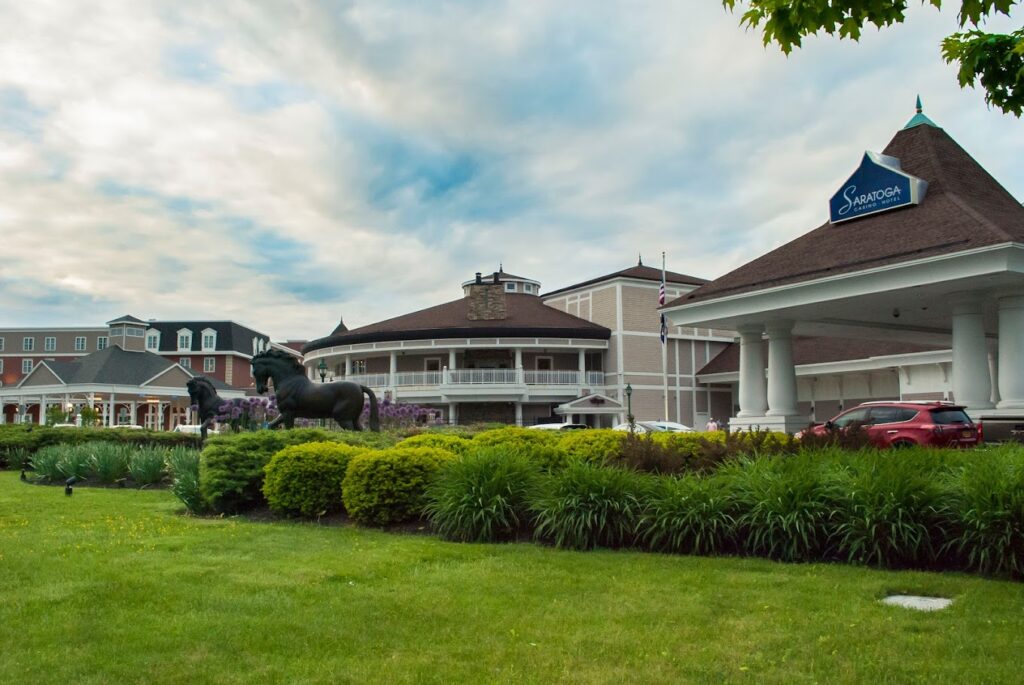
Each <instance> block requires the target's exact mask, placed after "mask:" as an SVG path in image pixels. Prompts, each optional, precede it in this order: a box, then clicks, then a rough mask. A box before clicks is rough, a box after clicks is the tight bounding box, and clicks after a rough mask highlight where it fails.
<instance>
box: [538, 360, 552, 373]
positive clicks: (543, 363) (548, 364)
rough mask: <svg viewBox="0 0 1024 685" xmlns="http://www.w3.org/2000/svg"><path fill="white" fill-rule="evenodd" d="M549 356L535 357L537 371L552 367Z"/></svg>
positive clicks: (547, 369)
mask: <svg viewBox="0 0 1024 685" xmlns="http://www.w3.org/2000/svg"><path fill="white" fill-rule="evenodd" d="M552 361H553V360H552V359H551V357H537V370H538V371H550V370H551V367H552V365H553V364H552Z"/></svg>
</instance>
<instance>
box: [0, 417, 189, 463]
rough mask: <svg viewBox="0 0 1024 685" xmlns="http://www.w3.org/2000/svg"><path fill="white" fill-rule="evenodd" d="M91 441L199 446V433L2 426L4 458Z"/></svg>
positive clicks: (1, 454) (1, 459)
mask: <svg viewBox="0 0 1024 685" xmlns="http://www.w3.org/2000/svg"><path fill="white" fill-rule="evenodd" d="M91 442H114V443H119V444H123V445H139V446H142V445H145V446H149V447H175V446H183V447H194V448H197V449H198V447H199V436H198V435H190V434H188V433H170V432H166V431H150V430H132V429H127V428H52V427H49V426H35V425H25V424H17V425H15V424H6V425H2V426H0V462H3V463H4V464H6V463H8V459H7V454H8V453H14V452H18V451H24V452H28V453H30V454H31V453H34V452H37V451H39V450H40V449H42V448H44V447H50V446H52V445H82V444H86V443H91Z"/></svg>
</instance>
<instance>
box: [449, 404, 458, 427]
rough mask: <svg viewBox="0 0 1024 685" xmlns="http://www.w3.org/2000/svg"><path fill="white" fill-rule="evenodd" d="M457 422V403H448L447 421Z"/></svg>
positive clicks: (452, 423) (453, 423)
mask: <svg viewBox="0 0 1024 685" xmlns="http://www.w3.org/2000/svg"><path fill="white" fill-rule="evenodd" d="M458 422H459V405H458V404H457V403H455V402H449V403H448V423H450V424H451V425H453V426H454V425H455V424H457V423H458Z"/></svg>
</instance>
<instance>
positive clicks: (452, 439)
mask: <svg viewBox="0 0 1024 685" xmlns="http://www.w3.org/2000/svg"><path fill="white" fill-rule="evenodd" d="M472 446H473V441H472V440H470V439H469V438H464V437H462V436H461V435H457V434H454V433H433V432H431V433H420V434H419V435H414V436H412V437H411V438H406V439H405V440H402V441H401V442H400V443H398V444H397V445H395V447H435V448H437V449H442V450H447V451H449V452H451V453H452V454H465V453H466V452H467V451H468V450H469V448H470V447H472Z"/></svg>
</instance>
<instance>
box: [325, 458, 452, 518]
mask: <svg viewBox="0 0 1024 685" xmlns="http://www.w3.org/2000/svg"><path fill="white" fill-rule="evenodd" d="M455 459H456V456H455V455H454V454H452V453H451V452H448V451H446V450H441V449H437V448H431V447H393V448H391V449H387V450H380V451H377V452H366V453H364V454H359V455H356V456H355V457H353V458H352V460H351V461H350V462H349V464H348V471H347V472H346V474H345V483H344V485H343V486H342V501H343V502H344V503H345V510H346V511H347V512H348V515H349V516H350V517H352V519H353V520H355V521H358V522H359V523H366V524H371V525H388V524H393V523H403V522H405V521H410V520H414V519H416V518H419V517H420V516H421V515H422V514H423V507H424V505H425V504H426V490H427V486H428V485H429V484H430V482H431V480H432V479H433V477H434V476H435V474H436V473H437V472H438V470H440V468H441V466H443V465H444V464H446V463H448V462H451V461H453V460H455Z"/></svg>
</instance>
